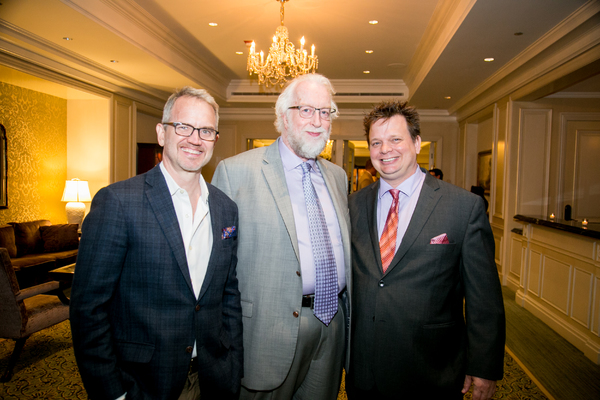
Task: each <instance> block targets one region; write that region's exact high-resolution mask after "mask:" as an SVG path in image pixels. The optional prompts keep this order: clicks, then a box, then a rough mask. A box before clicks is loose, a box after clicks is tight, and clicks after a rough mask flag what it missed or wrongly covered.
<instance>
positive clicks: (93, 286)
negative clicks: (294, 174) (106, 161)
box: [71, 167, 243, 400]
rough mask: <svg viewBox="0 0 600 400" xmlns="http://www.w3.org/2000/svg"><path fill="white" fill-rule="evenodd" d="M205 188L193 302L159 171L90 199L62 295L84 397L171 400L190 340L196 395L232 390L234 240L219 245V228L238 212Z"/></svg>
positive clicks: (238, 324)
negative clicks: (66, 295)
mask: <svg viewBox="0 0 600 400" xmlns="http://www.w3.org/2000/svg"><path fill="white" fill-rule="evenodd" d="M208 188H209V209H210V217H211V222H212V229H213V247H212V253H211V256H210V260H209V264H208V270H207V272H206V277H205V279H204V283H203V285H202V288H201V291H200V295H199V298H198V299H196V297H195V296H194V292H193V290H192V283H191V279H190V274H189V270H188V265H187V260H186V255H185V249H184V244H183V239H182V236H181V231H180V228H179V224H178V222H177V216H176V214H175V208H174V207H173V202H172V200H171V196H170V194H169V190H168V187H167V183H166V181H165V179H164V177H163V175H162V173H161V171H160V168H159V167H155V168H154V169H152V170H151V171H149V172H148V173H146V174H143V175H139V176H136V177H134V178H131V179H128V180H126V181H122V182H117V183H115V184H112V185H110V186H108V187H106V188H103V189H102V190H100V191H99V192H98V193H97V194H96V196H95V197H94V200H93V202H92V207H91V210H90V213H89V215H88V216H87V217H86V219H85V222H84V223H83V229H82V237H81V243H80V247H79V254H78V258H77V266H76V270H75V271H76V272H75V278H74V281H73V288H72V291H71V296H72V297H71V328H72V332H73V344H74V349H75V356H76V358H77V364H78V366H79V370H80V372H81V377H82V379H83V383H84V386H85V388H86V390H87V392H88V394H89V395H90V397H91V398H97V399H110V400H114V399H116V398H117V397H118V396H120V395H122V394H123V393H124V392H127V399H150V398H152V399H173V398H175V399H176V398H177V396H179V394H180V393H181V390H182V389H183V386H184V383H185V381H186V377H187V373H188V369H189V364H190V359H191V349H192V347H193V345H194V341H196V345H197V354H198V359H199V368H200V369H199V377H200V382H201V389H202V390H203V399H204V398H205V397H208V398H210V397H211V396H210V395H211V394H217V393H218V394H220V395H223V394H227V393H230V392H237V390H238V389H239V385H240V381H241V377H242V365H243V363H242V316H241V306H240V293H239V291H238V282H237V278H236V264H237V256H236V251H237V240H236V238H235V237H230V238H227V239H222V230H223V228H227V227H232V226H236V227H237V223H238V214H237V207H236V205H235V203H233V202H232V201H231V200H230V199H229V198H228V197H227V196H226V195H225V194H223V193H222V192H221V191H220V190H219V189H217V188H215V187H214V186H212V185H210V184H208ZM205 395H206V396H205Z"/></svg>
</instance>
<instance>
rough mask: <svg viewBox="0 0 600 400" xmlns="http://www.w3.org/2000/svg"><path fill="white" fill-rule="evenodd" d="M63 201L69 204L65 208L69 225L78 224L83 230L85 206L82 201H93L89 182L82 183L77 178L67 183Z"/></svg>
mask: <svg viewBox="0 0 600 400" xmlns="http://www.w3.org/2000/svg"><path fill="white" fill-rule="evenodd" d="M61 201H67V202H68V203H67V205H66V206H65V210H66V211H67V221H68V223H69V224H78V225H79V229H81V223H82V222H83V217H84V216H85V204H83V203H82V201H92V197H91V196H90V188H89V186H88V183H87V181H80V180H79V179H77V178H74V179H71V180H70V181H66V183H65V191H64V192H63V196H62V199H61Z"/></svg>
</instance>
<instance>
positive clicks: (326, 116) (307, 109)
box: [289, 106, 337, 121]
mask: <svg viewBox="0 0 600 400" xmlns="http://www.w3.org/2000/svg"><path fill="white" fill-rule="evenodd" d="M292 108H295V109H297V110H298V113H299V114H300V116H301V117H302V118H306V119H310V118H312V116H313V115H315V111H318V112H319V117H321V119H323V120H325V121H329V120H330V119H331V114H335V113H336V112H337V110H336V109H335V108H314V107H311V106H294V107H290V108H289V110H291V109H292Z"/></svg>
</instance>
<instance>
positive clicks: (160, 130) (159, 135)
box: [156, 124, 167, 147]
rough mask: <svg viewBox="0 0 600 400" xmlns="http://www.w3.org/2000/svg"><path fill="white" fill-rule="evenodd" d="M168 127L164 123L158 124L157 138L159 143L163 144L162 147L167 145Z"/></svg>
mask: <svg viewBox="0 0 600 400" xmlns="http://www.w3.org/2000/svg"><path fill="white" fill-rule="evenodd" d="M166 129H167V127H166V126H164V125H163V124H156V138H157V139H158V144H159V145H161V146H162V147H164V146H165V133H166V132H165V130H166Z"/></svg>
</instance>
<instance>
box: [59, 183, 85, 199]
mask: <svg viewBox="0 0 600 400" xmlns="http://www.w3.org/2000/svg"><path fill="white" fill-rule="evenodd" d="M61 201H92V196H90V188H89V186H88V183H87V181H80V180H79V179H77V178H75V179H72V180H70V181H66V183H65V190H64V192H63V196H62V199H61Z"/></svg>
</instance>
